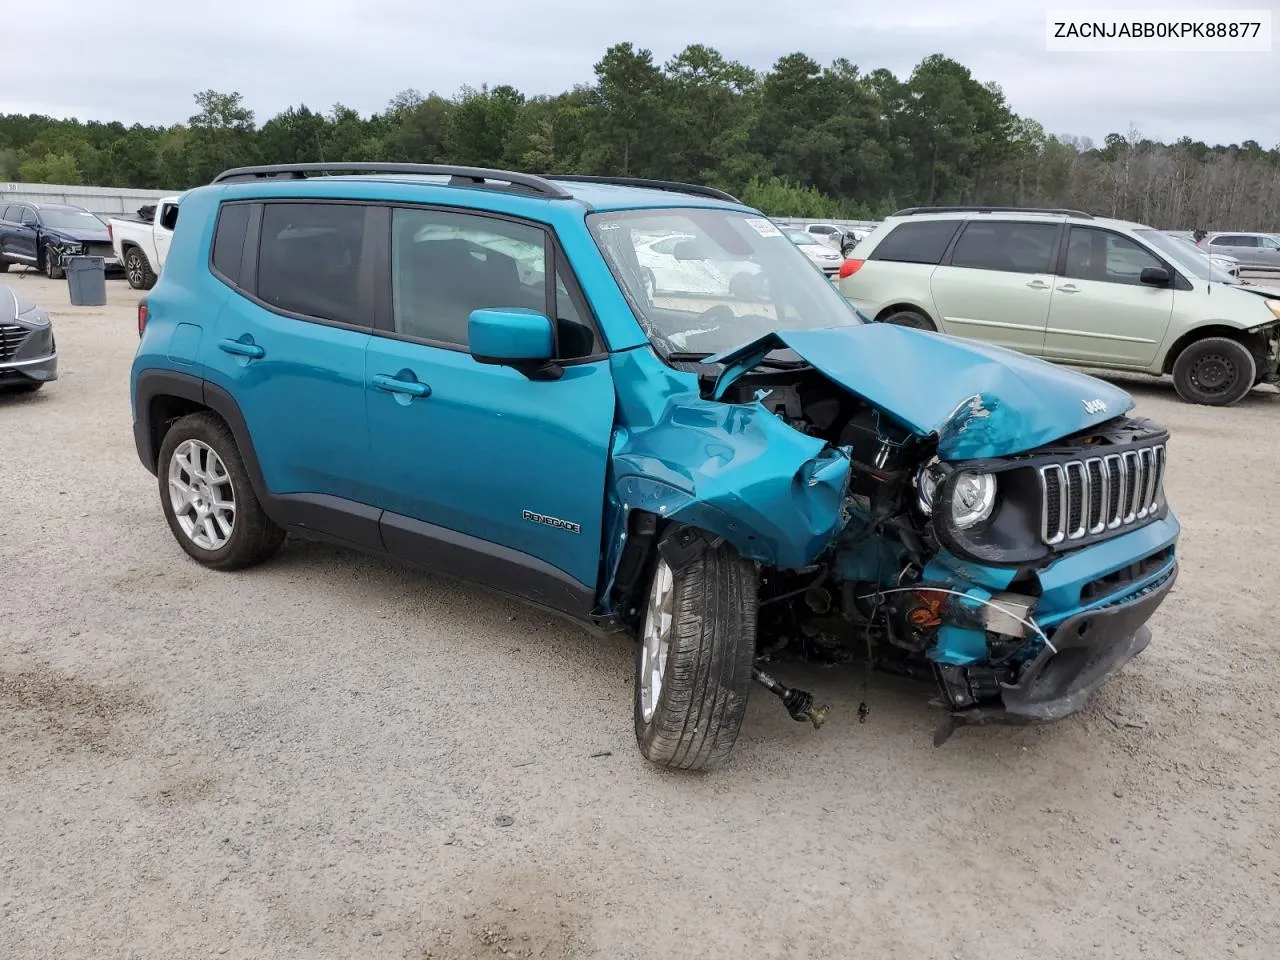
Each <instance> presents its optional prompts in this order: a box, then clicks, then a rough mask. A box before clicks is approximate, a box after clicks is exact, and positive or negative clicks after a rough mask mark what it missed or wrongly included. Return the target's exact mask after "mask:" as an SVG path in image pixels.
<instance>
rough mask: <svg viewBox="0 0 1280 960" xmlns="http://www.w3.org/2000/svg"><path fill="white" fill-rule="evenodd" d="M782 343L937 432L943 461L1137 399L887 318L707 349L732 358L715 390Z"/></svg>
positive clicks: (996, 450)
mask: <svg viewBox="0 0 1280 960" xmlns="http://www.w3.org/2000/svg"><path fill="white" fill-rule="evenodd" d="M781 349H790V350H792V351H794V352H795V353H797V354H799V355H800V357H802V358H803V359H804V360H805V361H806V362H807V363H809V364H810V365H811V366H812V367H814V368H815V369H816V370H818V371H819V372H821V373H822V374H823V375H824V376H826V377H827V378H828V379H829V380H832V381H833V382H835V383H837V384H839V385H840V386H842V387H844V388H845V389H846V390H848V391H849V392H850V393H852V394H854V395H856V396H858V397H860V398H862V399H863V400H865V401H866V402H867V403H869V404H871V405H872V406H874V407H876V408H878V409H880V410H882V411H883V412H885V413H886V414H888V415H889V416H891V417H893V418H894V419H895V420H897V421H899V422H900V423H902V424H903V425H904V426H906V427H907V428H909V429H910V430H912V431H913V432H915V433H917V434H919V435H921V436H929V435H935V436H936V437H937V438H938V456H939V457H940V458H941V459H943V460H972V459H979V458H982V457H1003V456H1010V455H1012V454H1016V453H1023V452H1025V451H1027V450H1033V449H1035V448H1036V447H1039V446H1042V445H1043V444H1046V443H1049V442H1050V441H1053V440H1058V439H1061V438H1062V437H1065V436H1068V435H1069V434H1072V433H1075V432H1077V431H1080V430H1084V429H1086V428H1088V427H1090V426H1093V425H1095V424H1099V423H1103V422H1105V421H1107V420H1110V419H1112V418H1113V417H1116V416H1119V415H1120V414H1123V413H1125V412H1127V411H1129V410H1131V409H1133V405H1134V404H1133V398H1132V397H1131V396H1129V394H1128V393H1126V392H1125V391H1123V390H1121V389H1119V388H1118V387H1115V386H1112V385H1111V384H1109V383H1106V382H1105V381H1102V380H1099V379H1097V378H1095V377H1090V376H1087V375H1086V374H1083V373H1077V372H1075V371H1073V370H1068V369H1066V368H1063V367H1058V366H1054V365H1053V364H1050V363H1047V362H1046V361H1043V360H1038V359H1036V358H1035V357H1030V356H1027V355H1025V354H1021V353H1017V352H1015V351H1013V350H1006V349H1004V348H1002V347H995V346H991V345H989V344H984V343H978V342H976V341H973V340H962V339H959V338H956V337H950V336H946V335H944V334H940V333H931V332H927V331H924V330H916V329H913V328H910V327H899V326H893V325H890V324H884V323H867V324H859V325H857V326H847V327H830V328H826V329H820V330H779V331H777V332H775V333H770V334H767V335H765V336H763V337H761V338H759V339H758V340H753V341H752V342H751V343H747V344H744V345H743V346H741V347H736V348H735V349H733V350H730V351H728V352H726V353H722V354H720V355H718V356H716V357H708V358H707V359H706V360H704V361H703V363H707V364H712V363H719V364H723V365H724V370H723V371H722V372H721V374H720V376H719V378H718V379H717V381H716V385H715V388H714V392H713V395H712V396H713V399H719V398H720V397H722V396H723V395H724V391H725V390H726V389H727V388H728V387H729V385H730V384H731V383H733V382H734V381H735V380H737V379H738V378H739V377H741V376H742V375H743V374H744V373H746V372H748V371H749V370H751V369H752V368H754V367H755V366H756V365H758V364H759V363H760V361H761V360H763V359H764V358H765V356H766V355H767V354H768V353H770V352H771V351H773V350H781Z"/></svg>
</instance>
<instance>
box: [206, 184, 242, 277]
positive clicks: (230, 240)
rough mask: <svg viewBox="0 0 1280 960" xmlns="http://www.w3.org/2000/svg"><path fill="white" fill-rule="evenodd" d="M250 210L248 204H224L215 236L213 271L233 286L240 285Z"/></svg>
mask: <svg viewBox="0 0 1280 960" xmlns="http://www.w3.org/2000/svg"><path fill="white" fill-rule="evenodd" d="M249 210H250V205H249V204H247V203H228V204H224V205H223V207H222V210H221V211H220V212H219V214H218V227H217V230H216V232H215V233H214V235H213V269H214V271H215V272H216V273H217V274H218V275H219V276H221V277H222V278H223V279H225V280H226V281H227V282H228V283H230V284H231V285H232V286H239V285H240V261H241V259H242V258H243V255H244V240H245V234H246V232H247V231H248V227H249Z"/></svg>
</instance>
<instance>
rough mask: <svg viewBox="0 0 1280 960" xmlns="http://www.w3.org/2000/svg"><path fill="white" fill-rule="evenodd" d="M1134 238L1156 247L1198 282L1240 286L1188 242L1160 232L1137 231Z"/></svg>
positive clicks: (1207, 256) (1234, 279)
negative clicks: (1204, 281) (1207, 281)
mask: <svg viewBox="0 0 1280 960" xmlns="http://www.w3.org/2000/svg"><path fill="white" fill-rule="evenodd" d="M1133 233H1134V236H1137V237H1141V238H1142V239H1143V240H1145V241H1147V243H1149V244H1151V246H1153V247H1155V248H1156V249H1157V250H1159V251H1160V252H1161V253H1163V254H1164V255H1165V256H1166V257H1168V258H1169V259H1170V260H1172V261H1174V262H1175V263H1176V264H1177V265H1178V266H1180V267H1182V268H1183V269H1184V270H1186V271H1187V273H1189V274H1191V275H1192V276H1193V277H1195V278H1196V279H1197V280H1209V281H1211V282H1213V283H1231V284H1238V283H1239V282H1240V281H1239V280H1237V279H1236V278H1235V277H1233V276H1231V274H1229V273H1227V272H1226V271H1225V270H1219V269H1218V268H1217V267H1215V266H1214V265H1213V261H1212V260H1210V259H1209V255H1208V254H1206V253H1205V252H1204V251H1203V250H1201V249H1200V248H1199V247H1197V246H1196V245H1195V244H1194V243H1191V242H1190V241H1188V240H1183V239H1182V238H1180V237H1171V236H1169V235H1168V234H1167V233H1161V232H1160V231H1159V230H1135V231H1133Z"/></svg>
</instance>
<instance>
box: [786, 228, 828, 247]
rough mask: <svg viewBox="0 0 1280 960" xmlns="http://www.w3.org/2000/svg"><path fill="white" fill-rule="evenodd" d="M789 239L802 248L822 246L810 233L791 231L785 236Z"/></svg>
mask: <svg viewBox="0 0 1280 960" xmlns="http://www.w3.org/2000/svg"><path fill="white" fill-rule="evenodd" d="M787 236H788V237H790V238H791V242H792V243H795V244H798V245H799V246H802V247H811V246H812V247H816V246H820V245H824V244H822V241H820V240H815V239H814V238H813V234H811V233H801V232H800V231H799V230H793V231H791V232H790V233H788V234H787Z"/></svg>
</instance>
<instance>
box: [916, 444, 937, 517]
mask: <svg viewBox="0 0 1280 960" xmlns="http://www.w3.org/2000/svg"><path fill="white" fill-rule="evenodd" d="M941 482H942V468H941V467H940V466H938V458H937V457H934V458H933V459H932V460H930V461H929V462H928V463H926V464H925V465H924V466H923V467H921V468H920V472H919V473H917V474H916V504H917V505H918V506H919V507H920V512H921V513H923V514H924V515H925V516H926V517H931V516H933V500H934V497H936V496H937V495H938V484H940V483H941Z"/></svg>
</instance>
